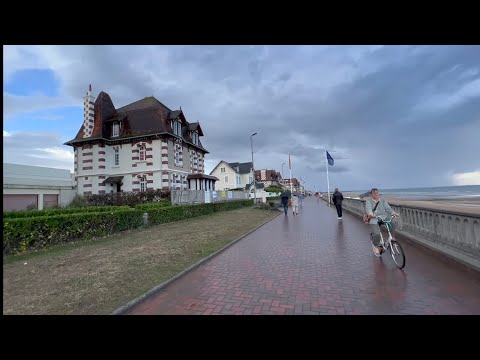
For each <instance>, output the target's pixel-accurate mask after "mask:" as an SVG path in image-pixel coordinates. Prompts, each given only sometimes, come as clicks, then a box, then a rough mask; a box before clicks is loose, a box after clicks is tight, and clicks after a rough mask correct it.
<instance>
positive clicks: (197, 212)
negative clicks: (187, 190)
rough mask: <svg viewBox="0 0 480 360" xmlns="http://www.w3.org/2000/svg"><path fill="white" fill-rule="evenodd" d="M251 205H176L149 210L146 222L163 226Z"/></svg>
mask: <svg viewBox="0 0 480 360" xmlns="http://www.w3.org/2000/svg"><path fill="white" fill-rule="evenodd" d="M251 205H253V200H239V201H225V202H218V203H210V204H198V205H178V206H171V207H168V208H159V209H149V210H148V211H147V212H148V222H149V224H151V225H158V224H165V223H168V222H172V221H178V220H185V219H190V218H193V217H197V216H201V215H208V214H213V213H214V212H218V211H225V210H232V209H238V208H240V207H242V206H251Z"/></svg>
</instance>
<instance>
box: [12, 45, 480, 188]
mask: <svg viewBox="0 0 480 360" xmlns="http://www.w3.org/2000/svg"><path fill="white" fill-rule="evenodd" d="M3 74H4V80H3V101H4V108H3V116H4V122H3V148H4V162H10V163H18V164H29V165H40V166H49V167H58V168H66V169H70V170H72V171H73V152H72V149H71V148H70V147H68V146H64V145H62V144H63V143H64V142H65V141H67V140H70V139H72V138H74V136H75V135H76V133H77V131H78V130H79V128H80V126H81V124H82V121H83V107H82V102H83V95H84V94H85V92H86V90H87V88H88V84H90V83H91V84H92V87H93V92H94V95H95V96H96V95H98V93H99V92H100V91H105V92H107V93H108V94H109V95H110V97H111V99H112V101H113V103H114V105H115V106H116V107H117V108H118V107H121V106H124V105H126V104H129V103H131V102H134V101H136V100H139V99H142V98H144V97H146V96H152V95H153V96H155V97H156V98H157V99H158V100H160V101H161V102H163V103H164V104H166V105H167V106H169V107H170V108H171V109H178V108H179V107H180V106H181V107H182V110H183V111H184V113H185V115H186V117H187V120H188V121H190V122H195V121H199V122H200V124H201V126H202V129H203V131H204V135H205V136H204V137H203V138H202V143H203V145H204V146H205V148H206V149H207V150H208V151H209V152H210V153H209V154H207V157H206V172H207V173H209V172H210V171H211V170H212V169H213V167H214V166H215V165H216V164H217V163H218V162H219V161H220V160H226V161H228V162H237V161H239V162H247V161H251V147H250V135H251V134H252V133H254V132H257V135H256V136H255V137H253V146H254V160H255V167H256V168H257V169H261V168H267V169H276V170H277V171H281V170H282V164H283V163H285V165H284V166H283V171H284V176H285V177H289V169H288V156H289V153H290V154H291V160H292V174H293V177H297V178H301V179H302V181H304V182H305V185H306V186H307V188H309V189H312V190H313V189H315V190H317V191H318V190H320V191H324V190H326V188H327V178H326V165H325V153H324V150H323V148H327V149H328V151H329V153H330V154H331V156H332V157H333V158H334V161H335V163H334V165H333V166H329V180H330V187H331V188H333V187H336V186H338V187H339V188H340V189H341V190H363V189H368V188H371V187H372V186H376V187H379V188H383V189H392V188H406V187H429V186H446V185H467V184H480V155H479V154H480V46H373V45H370V46H4V47H3Z"/></svg>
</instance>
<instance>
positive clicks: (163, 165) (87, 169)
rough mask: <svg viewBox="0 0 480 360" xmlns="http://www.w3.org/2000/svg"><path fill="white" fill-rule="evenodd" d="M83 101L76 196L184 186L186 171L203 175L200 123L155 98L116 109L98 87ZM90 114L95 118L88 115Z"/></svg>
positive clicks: (75, 144)
mask: <svg viewBox="0 0 480 360" xmlns="http://www.w3.org/2000/svg"><path fill="white" fill-rule="evenodd" d="M92 99H93V96H92V95H91V88H90V89H89V91H88V92H87V96H86V97H85V102H84V107H85V108H84V122H83V124H82V127H81V128H80V130H79V132H78V134H77V136H76V137H75V139H73V140H70V141H69V142H67V143H65V144H66V145H70V146H72V147H73V148H74V155H75V160H74V161H75V164H74V176H75V179H76V182H77V191H78V194H80V195H89V194H105V193H115V192H130V191H133V192H136V191H147V190H153V189H173V190H183V189H188V188H189V186H190V183H191V182H190V181H189V178H188V176H189V175H192V174H195V175H197V176H196V179H195V181H197V179H198V178H200V179H201V178H202V176H201V175H200V176H198V174H203V171H204V157H205V154H206V153H208V151H207V150H206V149H204V148H203V146H202V144H201V142H200V137H201V136H203V131H202V129H201V127H200V124H199V123H198V122H197V123H188V122H187V120H186V118H185V116H184V114H183V111H182V110H181V109H180V110H175V111H172V110H170V109H169V108H168V107H166V106H165V105H164V104H162V103H161V102H160V101H158V100H157V99H155V98H154V97H148V98H145V99H142V100H139V101H137V102H134V103H132V104H130V105H127V106H124V107H122V108H119V109H115V107H114V105H113V103H112V101H111V99H110V97H109V95H108V94H106V93H104V92H101V93H100V94H99V95H98V97H97V100H96V101H95V103H94V104H93V106H92V103H93V102H92ZM92 119H93V120H92Z"/></svg>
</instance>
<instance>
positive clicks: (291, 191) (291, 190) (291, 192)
mask: <svg viewBox="0 0 480 360" xmlns="http://www.w3.org/2000/svg"><path fill="white" fill-rule="evenodd" d="M290 194H293V189H292V168H290Z"/></svg>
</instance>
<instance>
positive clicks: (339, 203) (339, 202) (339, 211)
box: [332, 188, 343, 220]
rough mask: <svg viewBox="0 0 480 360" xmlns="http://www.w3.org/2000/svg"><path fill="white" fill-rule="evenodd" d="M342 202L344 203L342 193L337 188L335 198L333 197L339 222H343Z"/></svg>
mask: <svg viewBox="0 0 480 360" xmlns="http://www.w3.org/2000/svg"><path fill="white" fill-rule="evenodd" d="M342 201H343V195H342V193H341V192H340V191H338V188H335V192H334V193H333V196H332V202H333V204H334V205H335V207H336V208H337V215H338V220H342Z"/></svg>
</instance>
